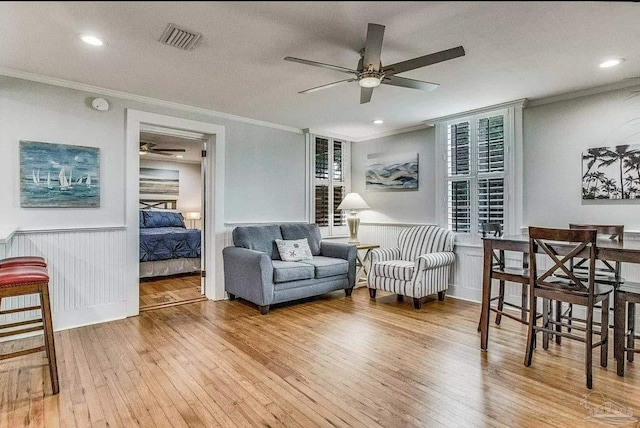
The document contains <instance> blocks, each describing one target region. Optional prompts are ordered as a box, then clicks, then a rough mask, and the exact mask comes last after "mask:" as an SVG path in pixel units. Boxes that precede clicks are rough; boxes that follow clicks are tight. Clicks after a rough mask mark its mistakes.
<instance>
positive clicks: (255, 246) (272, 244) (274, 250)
mask: <svg viewBox="0 0 640 428" xmlns="http://www.w3.org/2000/svg"><path fill="white" fill-rule="evenodd" d="M232 236H233V244H234V245H235V246H236V247H242V248H247V249H249V250H256V251H262V252H263V253H267V255H268V256H269V257H270V258H271V259H272V260H280V253H278V247H276V239H282V234H281V233H280V226H278V225H277V224H270V225H265V226H239V227H236V228H235V229H233V233H232Z"/></svg>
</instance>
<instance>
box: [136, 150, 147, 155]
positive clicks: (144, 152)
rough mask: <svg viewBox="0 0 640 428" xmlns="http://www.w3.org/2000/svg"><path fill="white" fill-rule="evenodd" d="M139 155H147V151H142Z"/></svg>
mask: <svg viewBox="0 0 640 428" xmlns="http://www.w3.org/2000/svg"><path fill="white" fill-rule="evenodd" d="M138 153H139V154H140V155H146V154H147V151H146V150H140V151H139V152H138Z"/></svg>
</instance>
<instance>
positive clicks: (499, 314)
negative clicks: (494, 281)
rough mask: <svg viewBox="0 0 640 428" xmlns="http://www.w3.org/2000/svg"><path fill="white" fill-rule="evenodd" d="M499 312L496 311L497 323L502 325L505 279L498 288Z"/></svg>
mask: <svg viewBox="0 0 640 428" xmlns="http://www.w3.org/2000/svg"><path fill="white" fill-rule="evenodd" d="M497 309H498V312H497V313H496V324H497V325H500V322H501V321H502V310H503V309H504V281H500V288H499V290H498V307H497Z"/></svg>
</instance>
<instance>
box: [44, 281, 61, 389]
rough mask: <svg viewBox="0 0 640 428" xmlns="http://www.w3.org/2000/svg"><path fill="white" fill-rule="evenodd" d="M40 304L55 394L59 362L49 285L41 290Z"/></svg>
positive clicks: (57, 385)
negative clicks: (57, 359)
mask: <svg viewBox="0 0 640 428" xmlns="http://www.w3.org/2000/svg"><path fill="white" fill-rule="evenodd" d="M40 304H41V305H42V322H43V324H44V326H43V327H44V340H45V342H46V345H45V351H46V352H47V359H48V360H49V374H50V376H51V390H52V391H53V394H57V393H58V392H60V385H59V383H58V363H57V361H56V345H55V341H54V338H53V321H52V318H51V302H50V301H49V287H48V285H46V284H45V285H44V286H43V287H42V290H41V291H40Z"/></svg>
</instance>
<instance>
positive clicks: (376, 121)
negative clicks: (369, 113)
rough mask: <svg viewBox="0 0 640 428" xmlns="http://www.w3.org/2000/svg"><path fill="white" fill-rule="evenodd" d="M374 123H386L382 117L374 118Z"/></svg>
mask: <svg viewBox="0 0 640 428" xmlns="http://www.w3.org/2000/svg"><path fill="white" fill-rule="evenodd" d="M373 123H375V124H376V125H381V124H383V123H384V120H382V119H376V120H374V121H373Z"/></svg>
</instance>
